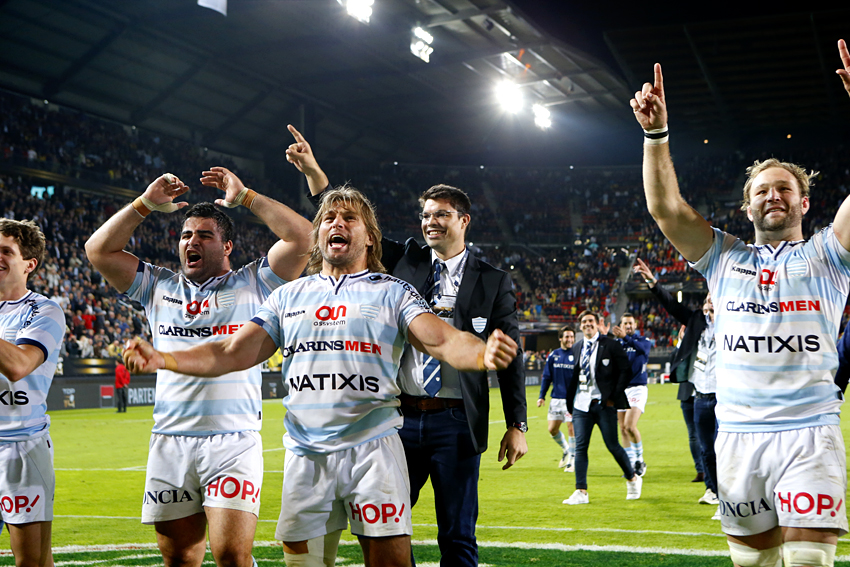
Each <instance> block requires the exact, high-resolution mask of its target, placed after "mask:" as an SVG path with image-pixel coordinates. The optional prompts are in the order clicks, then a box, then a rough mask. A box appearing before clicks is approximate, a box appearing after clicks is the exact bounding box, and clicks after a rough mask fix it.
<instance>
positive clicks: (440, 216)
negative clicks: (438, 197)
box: [419, 211, 460, 221]
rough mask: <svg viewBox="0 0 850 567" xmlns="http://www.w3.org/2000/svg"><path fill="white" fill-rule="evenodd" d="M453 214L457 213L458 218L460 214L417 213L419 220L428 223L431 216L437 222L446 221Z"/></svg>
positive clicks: (450, 212) (451, 212) (441, 212)
mask: <svg viewBox="0 0 850 567" xmlns="http://www.w3.org/2000/svg"><path fill="white" fill-rule="evenodd" d="M453 213H457V215H458V216H460V213H459V212H457V211H435V212H434V213H419V220H424V221H429V220H431V217H432V216H433V217H434V218H435V219H437V220H446V219H448V218H449V217H451V216H452V214H453Z"/></svg>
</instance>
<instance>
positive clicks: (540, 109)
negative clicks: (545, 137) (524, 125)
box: [531, 104, 552, 130]
mask: <svg viewBox="0 0 850 567" xmlns="http://www.w3.org/2000/svg"><path fill="white" fill-rule="evenodd" d="M531 111H532V112H533V113H534V124H535V125H537V127H538V128H540V129H541V130H546V129H548V128H550V127H551V126H552V113H551V112H549V109H548V108H546V107H545V106H543V105H542V104H535V105H534V106H532V107H531Z"/></svg>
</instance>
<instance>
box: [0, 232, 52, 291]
mask: <svg viewBox="0 0 850 567" xmlns="http://www.w3.org/2000/svg"><path fill="white" fill-rule="evenodd" d="M0 234H2V235H3V236H8V237H10V238H14V239H15V242H16V243H17V244H18V248H19V249H20V251H21V257H22V258H23V259H24V260H31V259H33V258H35V260H36V262H37V263H36V265H35V268H33V270H32V271H31V272H30V273H29V274H28V275H27V279H28V280H29V279H30V278H31V277H32V275H33V274H34V273H35V272H36V271H38V269H39V268H40V267H41V264H42V263H43V262H44V250H45V244H44V233H43V232H41V229H40V228H39V227H38V225H37V224H35V222H33V221H31V220H25V221H17V220H12V219H4V218H0Z"/></svg>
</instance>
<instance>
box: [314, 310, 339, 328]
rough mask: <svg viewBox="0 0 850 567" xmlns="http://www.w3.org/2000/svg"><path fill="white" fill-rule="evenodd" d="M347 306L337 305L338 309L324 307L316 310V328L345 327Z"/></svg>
mask: <svg viewBox="0 0 850 567" xmlns="http://www.w3.org/2000/svg"><path fill="white" fill-rule="evenodd" d="M346 311H347V310H346V308H345V305H337V306H336V307H328V306H327V305H322V306H321V307H319V308H318V309H316V319H318V321H313V326H315V327H335V326H337V325H345V319H344V317H345V314H346Z"/></svg>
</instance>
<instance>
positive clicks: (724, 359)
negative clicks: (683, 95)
mask: <svg viewBox="0 0 850 567" xmlns="http://www.w3.org/2000/svg"><path fill="white" fill-rule="evenodd" d="M838 49H839V53H840V56H841V59H842V63H843V69H839V70H838V71H836V73H837V74H838V75H839V76H840V77H841V80H842V81H843V83H844V87H845V89H846V90H847V92H848V94H850V53H848V51H847V46H846V44H845V42H844V40H840V41H839V42H838ZM631 106H632V109H633V110H634V114H635V117H636V118H637V120H638V122H639V123H640V125H641V126H642V127H643V129H644V132H645V137H646V140H645V147H644V162H643V175H644V189H645V192H646V200H647V206H648V208H649V212H650V214H651V215H652V216H653V218H654V219H655V220H656V222H657V223H658V226H659V228H661V230H662V232H664V235H665V236H666V237H667V238H668V239H669V240H670V242H671V243H672V244H673V245H674V246H675V247H676V249H677V250H678V251H679V252H680V253H681V254H682V256H684V257H685V258H686V259H687V260H689V261H690V262H691V264H692V265H693V266H694V267H695V268H696V269H697V270H699V271H700V272H702V273H703V274H704V275H705V277H706V280H707V281H708V285H709V289H710V292H711V296H712V299H713V300H714V305H715V306H716V313H715V315H716V319H715V325H716V327H715V337H716V341H717V349H718V352H717V356H718V359H717V406H716V413H717V420H718V427H719V433H718V436H717V441H716V448H717V474H718V492H719V493H718V496H719V498H720V506H719V513H720V515H721V523H722V526H723V531H724V532H725V533H726V536H727V539H728V543H729V548H730V555H731V558H732V561H733V563H735V564H736V565H739V566H742V567H743V566H769V567H775V566H777V565H781V564H782V561H783V560H784V561H785V565H786V566H788V567H791V566H794V567H797V566H803V565H808V566H818V567H820V566H827V565H832V564H833V563H834V559H835V548H836V544H837V541H838V537H839V536H840V535H842V534H845V533H847V531H848V526H847V514H846V511H845V505H844V503H845V500H846V485H847V474H846V465H845V449H844V441H843V439H842V436H841V430H840V429H839V427H840V425H839V409H840V405H841V401H842V398H841V395H840V392H839V391H838V387H837V386H835V385H834V384H833V381H832V376H833V374H834V372H835V369H836V367H837V355H836V347H835V339H836V337H837V335H838V330H839V325H840V323H841V313H842V311H843V309H844V304H845V300H846V297H847V293H848V290H850V284H848V280H850V251H848V250H850V202H848V201H847V200H845V201H844V203H842V205H841V206H840V208H839V209H838V212H837V214H836V216H835V220H834V223H833V224H832V225H830V226H829V227H827V228H825V229H823V230H822V231H820V232H819V233H817V234H816V235H814V236H812V238H811V239H809V240H807V241H804V240H803V232H802V226H801V222H802V217H803V215H804V214H806V212H807V211H808V210H809V181H810V178H811V177H812V176H813V174H807V173H806V171H805V170H804V169H802V168H801V167H799V166H796V165H793V164H787V163H783V162H779V161H778V160H773V159H771V160H767V161H765V162H761V163H759V162H756V164H755V165H753V166H752V167H750V168H748V169H747V173H748V180H747V182H746V184H745V186H744V205H743V207H742V208H743V209H744V210H746V212H747V216H748V218H749V219H750V220H751V221H752V222H753V225H754V227H755V235H756V237H755V240H756V241H755V245H749V246H748V245H746V244H744V243H743V242H741V241H740V240H738V239H736V238H735V237H733V236H731V235H729V234H726V233H724V232H722V231H719V230H717V229H713V228H712V227H711V225H710V224H709V223H708V222H707V221H706V220H705V219H704V218H703V217H702V216H701V215H700V214H699V213H697V212H696V211H695V210H694V209H693V208H691V207H690V206H689V205H688V204H687V203H686V202H685V201H684V199H683V198H682V196H681V194H680V193H679V187H678V184H677V181H676V173H675V170H674V169H673V162H672V159H671V157H670V150H669V144H668V140H669V138H668V132H667V106H666V99H665V96H664V84H663V77H662V74H661V66H660V65H659V64H656V65H655V81H654V84H649V83H646V84H644V86H643V89H642V90H641V91H639V92H637V93H635V98H634V99H632V100H631Z"/></svg>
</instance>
